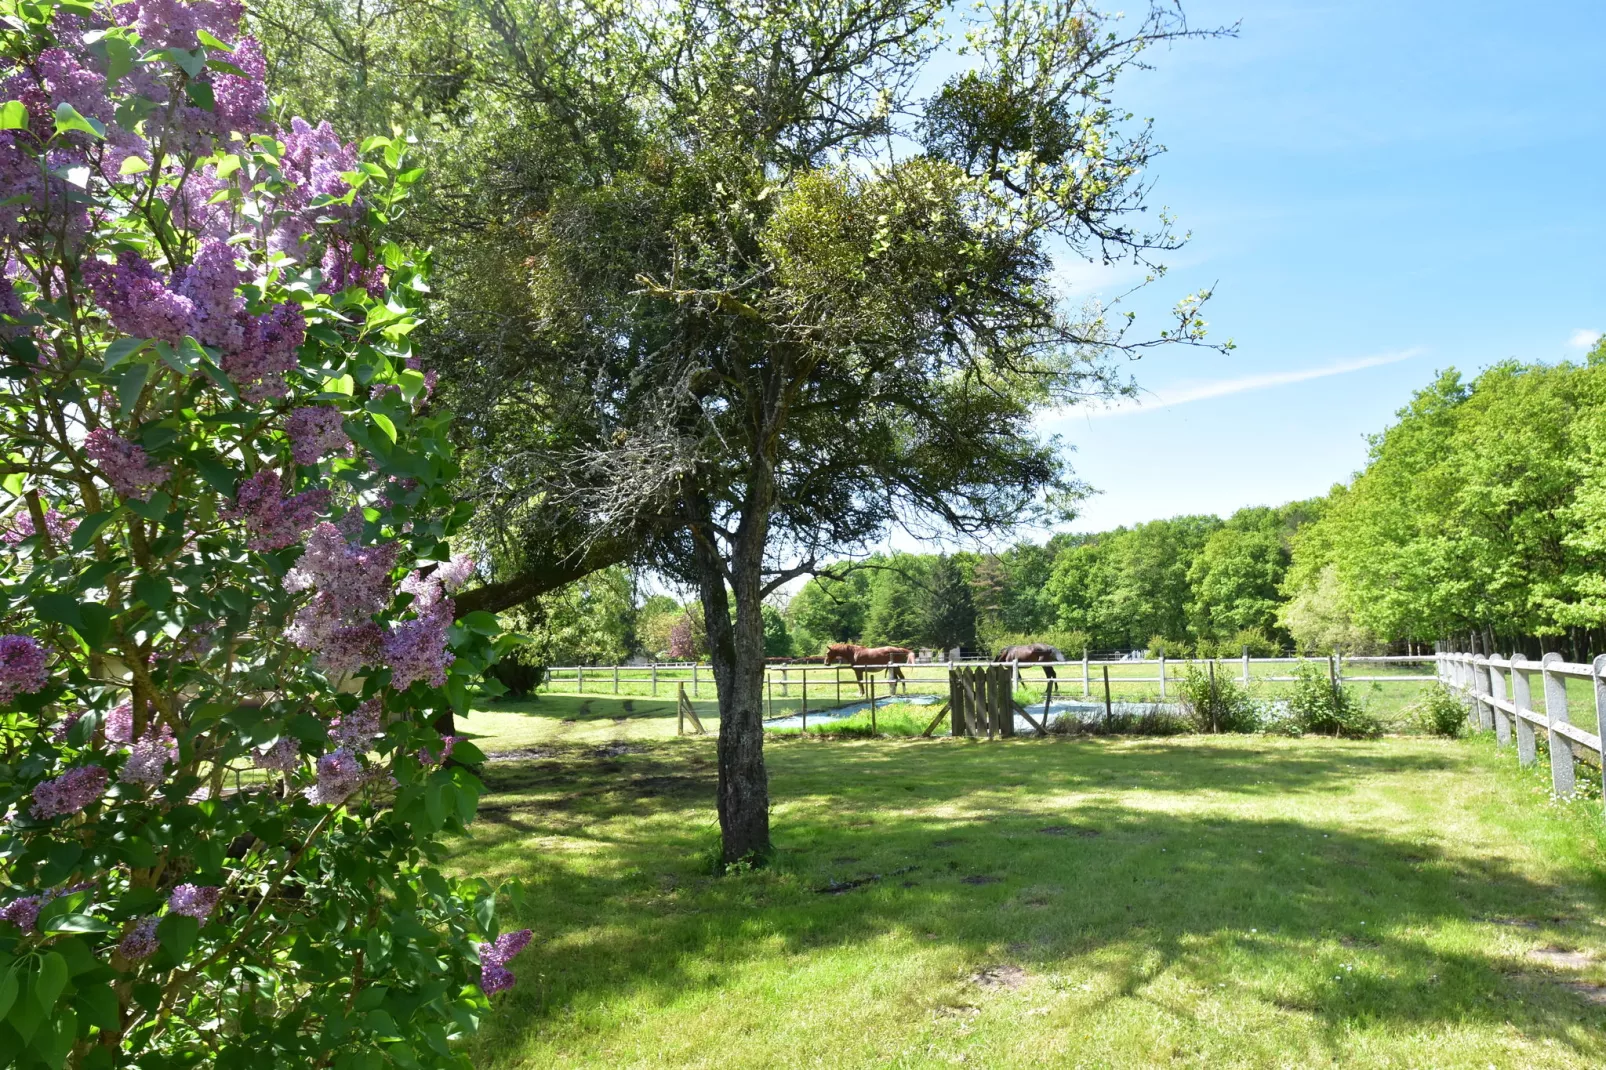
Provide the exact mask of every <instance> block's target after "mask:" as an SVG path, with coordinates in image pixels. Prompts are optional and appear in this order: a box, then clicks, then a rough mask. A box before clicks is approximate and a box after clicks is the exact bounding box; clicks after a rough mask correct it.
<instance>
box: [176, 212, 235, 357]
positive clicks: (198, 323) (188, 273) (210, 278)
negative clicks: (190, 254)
mask: <svg viewBox="0 0 1606 1070" xmlns="http://www.w3.org/2000/svg"><path fill="white" fill-rule="evenodd" d="M249 279H250V276H249V275H248V274H247V273H246V272H244V271H242V270H241V269H240V265H239V263H238V261H237V257H236V254H235V251H234V249H233V248H232V247H230V246H229V244H228V243H227V242H224V241H221V240H219V239H217V238H208V239H207V240H206V241H203V242H202V243H201V247H200V249H199V250H197V251H196V253H195V259H194V260H193V261H192V262H191V263H190V265H189V266H188V267H186V268H184V269H182V270H181V271H179V272H176V273H175V274H174V279H173V282H174V285H173V289H174V290H175V291H176V292H177V293H180V294H182V295H183V296H185V297H187V298H189V301H190V305H191V308H192V311H191V313H190V318H189V324H188V327H189V333H190V334H192V335H194V336H195V339H196V341H198V342H201V343H202V344H204V345H209V346H217V347H218V348H219V349H222V350H224V351H225V352H228V351H230V350H234V349H239V348H240V347H241V346H242V345H244V344H245V325H244V323H243V318H244V313H245V298H243V297H241V296H240V295H239V294H238V293H236V292H235V291H236V290H237V289H238V288H239V287H240V286H241V285H242V284H244V283H245V282H247V281H249Z"/></svg>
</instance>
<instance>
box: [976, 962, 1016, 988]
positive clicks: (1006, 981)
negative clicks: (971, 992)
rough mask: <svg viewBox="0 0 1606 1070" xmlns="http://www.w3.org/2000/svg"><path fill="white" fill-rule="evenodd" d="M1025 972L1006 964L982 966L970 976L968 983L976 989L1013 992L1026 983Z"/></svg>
mask: <svg viewBox="0 0 1606 1070" xmlns="http://www.w3.org/2000/svg"><path fill="white" fill-rule="evenodd" d="M1026 978H1027V974H1026V971H1025V970H1023V969H1021V968H1020V967H1019V966H1015V965H1012V964H1011V963H1008V962H1001V963H999V964H997V965H995V966H983V967H982V968H981V969H979V970H977V971H976V972H975V973H973V974H971V975H970V983H971V984H973V985H975V986H976V987H977V988H992V989H1003V990H1004V991H1006V992H1013V991H1014V990H1015V989H1017V988H1019V987H1020V986H1021V985H1023V984H1025V983H1026Z"/></svg>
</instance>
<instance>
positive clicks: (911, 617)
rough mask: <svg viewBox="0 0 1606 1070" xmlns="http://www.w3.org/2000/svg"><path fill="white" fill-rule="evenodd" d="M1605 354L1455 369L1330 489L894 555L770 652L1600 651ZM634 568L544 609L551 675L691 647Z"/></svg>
mask: <svg viewBox="0 0 1606 1070" xmlns="http://www.w3.org/2000/svg"><path fill="white" fill-rule="evenodd" d="M1603 476H1606V345H1601V346H1597V347H1596V349H1595V351H1594V352H1593V353H1592V354H1591V356H1590V358H1589V359H1588V361H1587V362H1586V363H1584V364H1560V365H1542V364H1528V365H1524V364H1518V363H1515V362H1511V363H1504V364H1500V365H1497V366H1495V367H1493V368H1490V369H1488V370H1487V371H1485V372H1483V373H1482V374H1480V375H1479V376H1477V378H1475V379H1473V380H1472V381H1471V382H1465V381H1463V380H1462V378H1461V377H1460V375H1459V374H1458V373H1456V372H1454V371H1449V372H1445V373H1443V374H1442V375H1440V376H1438V377H1437V378H1436V379H1435V380H1434V382H1433V383H1432V384H1430V385H1429V386H1427V387H1426V388H1424V389H1423V390H1421V391H1419V392H1417V393H1416V394H1415V395H1414V396H1413V397H1412V399H1411V401H1410V403H1409V404H1408V405H1406V406H1405V407H1404V408H1402V409H1401V410H1400V411H1399V413H1398V414H1397V420H1396V422H1395V423H1394V424H1393V425H1392V426H1390V427H1388V428H1387V429H1386V430H1384V431H1383V432H1382V433H1380V434H1378V435H1376V436H1375V437H1374V438H1373V440H1372V443H1371V451H1370V456H1369V459H1368V462H1367V465H1366V467H1365V469H1364V470H1363V471H1362V472H1361V473H1359V474H1358V475H1357V476H1356V477H1355V479H1353V480H1352V481H1351V482H1350V483H1348V484H1340V485H1337V486H1335V487H1334V488H1333V489H1332V490H1331V491H1330V492H1329V493H1328V494H1327V495H1325V496H1323V497H1319V498H1312V499H1308V500H1305V501H1299V502H1292V503H1289V504H1286V505H1283V506H1279V507H1262V506H1256V507H1251V508H1246V509H1240V510H1239V511H1237V512H1236V513H1233V514H1232V515H1231V516H1229V517H1227V518H1226V519H1221V518H1219V517H1215V516H1179V517H1172V518H1170V519H1164V520H1154V521H1150V522H1148V523H1143V524H1136V525H1133V526H1131V527H1121V528H1116V529H1115V530H1113V531H1105V532H1099V533H1097V534H1090V535H1088V534H1060V535H1055V536H1054V537H1052V538H1050V539H1049V540H1048V541H1047V542H1046V543H1044V544H1041V545H1039V544H1033V543H1021V544H1019V545H1017V546H1014V547H1012V548H1010V549H1008V550H1005V551H1003V552H1001V553H997V554H982V553H954V554H946V555H945V554H907V553H896V554H883V555H877V556H874V557H871V558H868V559H866V560H862V561H857V562H853V563H852V564H853V568H852V569H851V571H849V572H847V574H846V575H845V576H843V577H841V578H819V579H813V580H810V581H808V582H807V583H806V584H804V585H803V587H802V588H801V589H799V590H798V591H797V592H796V594H794V595H793V596H792V597H791V598H790V599H789V600H785V601H777V602H776V603H775V604H773V605H769V606H766V607H765V612H764V623H765V630H764V645H765V653H766V654H767V655H768V656H770V657H783V656H806V655H811V654H817V653H819V652H820V651H821V650H822V649H823V648H824V646H825V645H826V644H827V643H831V642H843V641H850V642H859V643H864V644H866V645H872V646H877V645H883V644H894V645H898V646H908V647H930V648H935V649H951V648H953V647H962V648H964V649H966V650H973V651H996V650H997V649H999V648H1001V647H1003V646H1005V645H1008V644H1010V643H1014V642H1028V641H1041V642H1050V643H1053V644H1054V645H1056V646H1059V647H1060V648H1061V649H1062V650H1064V651H1065V652H1066V653H1067V654H1070V655H1072V656H1075V655H1079V654H1080V653H1081V651H1082V650H1083V649H1087V650H1090V651H1092V652H1093V653H1095V654H1101V653H1102V654H1107V653H1111V652H1115V651H1128V650H1143V651H1147V652H1149V653H1151V654H1152V653H1158V652H1159V651H1162V650H1163V651H1165V652H1166V653H1167V654H1168V655H1171V656H1186V655H1191V654H1206V655H1208V654H1217V653H1219V654H1223V655H1236V654H1237V653H1239V652H1240V651H1241V650H1242V649H1243V648H1244V647H1248V648H1249V649H1250V651H1251V653H1253V654H1257V655H1269V654H1274V653H1279V652H1290V651H1301V652H1307V653H1321V652H1326V651H1329V650H1333V649H1341V650H1344V651H1347V652H1349V653H1356V654H1365V653H1383V652H1389V651H1393V652H1401V653H1403V652H1408V651H1418V650H1422V649H1431V647H1432V644H1433V643H1435V642H1438V641H1441V640H1442V641H1447V642H1451V643H1453V644H1455V645H1458V646H1463V647H1464V646H1465V645H1467V644H1471V643H1476V644H1477V645H1478V646H1479V648H1480V649H1484V650H1495V651H1499V652H1510V651H1518V650H1522V651H1527V652H1529V653H1530V654H1533V655H1537V654H1538V653H1539V652H1540V651H1541V650H1542V649H1561V650H1563V651H1568V652H1570V654H1569V656H1573V657H1578V658H1583V657H1586V656H1589V655H1592V654H1593V653H1595V652H1598V651H1601V650H1606V571H1603V567H1602V566H1603V564H1606V479H1603ZM634 591H635V584H634V581H633V580H632V577H631V574H630V573H629V572H628V570H626V569H624V568H615V569H609V570H605V571H603V572H600V573H597V574H595V575H593V576H592V577H590V578H588V579H587V580H584V581H582V582H580V583H578V584H575V585H573V586H571V587H570V588H568V589H566V590H565V591H563V592H561V593H560V594H558V595H554V596H550V597H548V598H547V599H544V600H543V601H542V603H541V604H540V607H539V609H538V611H537V612H535V614H534V615H533V616H532V617H531V618H530V619H529V624H530V626H531V628H532V630H533V631H534V632H535V633H536V634H537V635H538V636H539V637H540V638H541V642H540V643H538V644H537V646H538V649H541V650H543V651H544V657H545V659H546V660H547V661H548V663H558V662H571V661H591V662H605V661H615V660H624V659H626V658H629V657H632V656H646V657H656V658H667V657H675V658H682V657H699V656H702V655H703V654H704V653H705V650H704V647H703V628H702V610H701V607H700V606H698V605H697V604H696V603H695V602H686V603H683V602H679V601H676V600H675V599H673V598H669V597H666V596H664V595H655V596H653V597H651V598H637V597H636V596H635V593H634Z"/></svg>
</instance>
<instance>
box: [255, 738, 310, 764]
mask: <svg viewBox="0 0 1606 1070" xmlns="http://www.w3.org/2000/svg"><path fill="white" fill-rule="evenodd" d="M251 759H252V761H254V762H255V763H256V767H257V768H258V769H267V770H269V771H270V772H275V773H293V772H295V771H296V770H297V769H299V768H300V767H301V746H300V744H298V743H297V742H296V741H295V740H293V739H291V738H290V737H289V736H283V737H281V738H280V739H279V741H278V742H277V743H275V744H274V745H273V746H271V747H269V748H268V749H267V750H263V749H262V748H261V747H257V748H255V749H254V750H252V751H251Z"/></svg>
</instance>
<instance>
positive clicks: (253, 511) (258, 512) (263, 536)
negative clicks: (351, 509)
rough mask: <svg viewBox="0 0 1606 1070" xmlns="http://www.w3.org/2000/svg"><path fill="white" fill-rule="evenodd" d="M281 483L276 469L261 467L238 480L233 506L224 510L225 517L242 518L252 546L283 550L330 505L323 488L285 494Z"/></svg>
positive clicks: (262, 548) (326, 491) (298, 537)
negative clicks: (281, 490) (281, 489)
mask: <svg viewBox="0 0 1606 1070" xmlns="http://www.w3.org/2000/svg"><path fill="white" fill-rule="evenodd" d="M280 485H281V484H280V481H279V473H278V472H276V471H274V470H273V469H271V468H264V469H262V471H260V472H258V473H257V474H256V475H254V476H252V477H251V478H250V479H247V480H245V481H244V482H242V483H241V484H240V488H239V490H238V491H237V492H236V494H235V499H234V508H232V509H228V510H225V511H224V513H223V516H224V518H225V519H228V520H240V519H243V520H244V521H245V526H246V530H248V531H250V532H251V534H252V535H253V536H255V537H254V538H253V539H251V543H250V545H251V549H253V550H261V551H265V552H266V551H272V550H282V549H284V548H285V547H286V546H290V545H292V544H293V543H295V542H296V540H298V539H300V538H301V535H302V533H303V532H305V531H306V530H307V529H308V528H310V527H312V525H314V524H316V523H317V522H318V514H319V513H320V512H322V511H323V510H324V509H326V508H328V506H329V491H328V490H326V489H322V488H319V489H316V490H308V491H303V492H302V493H300V494H297V495H295V496H294V497H284V496H282V495H281V494H280Z"/></svg>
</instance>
